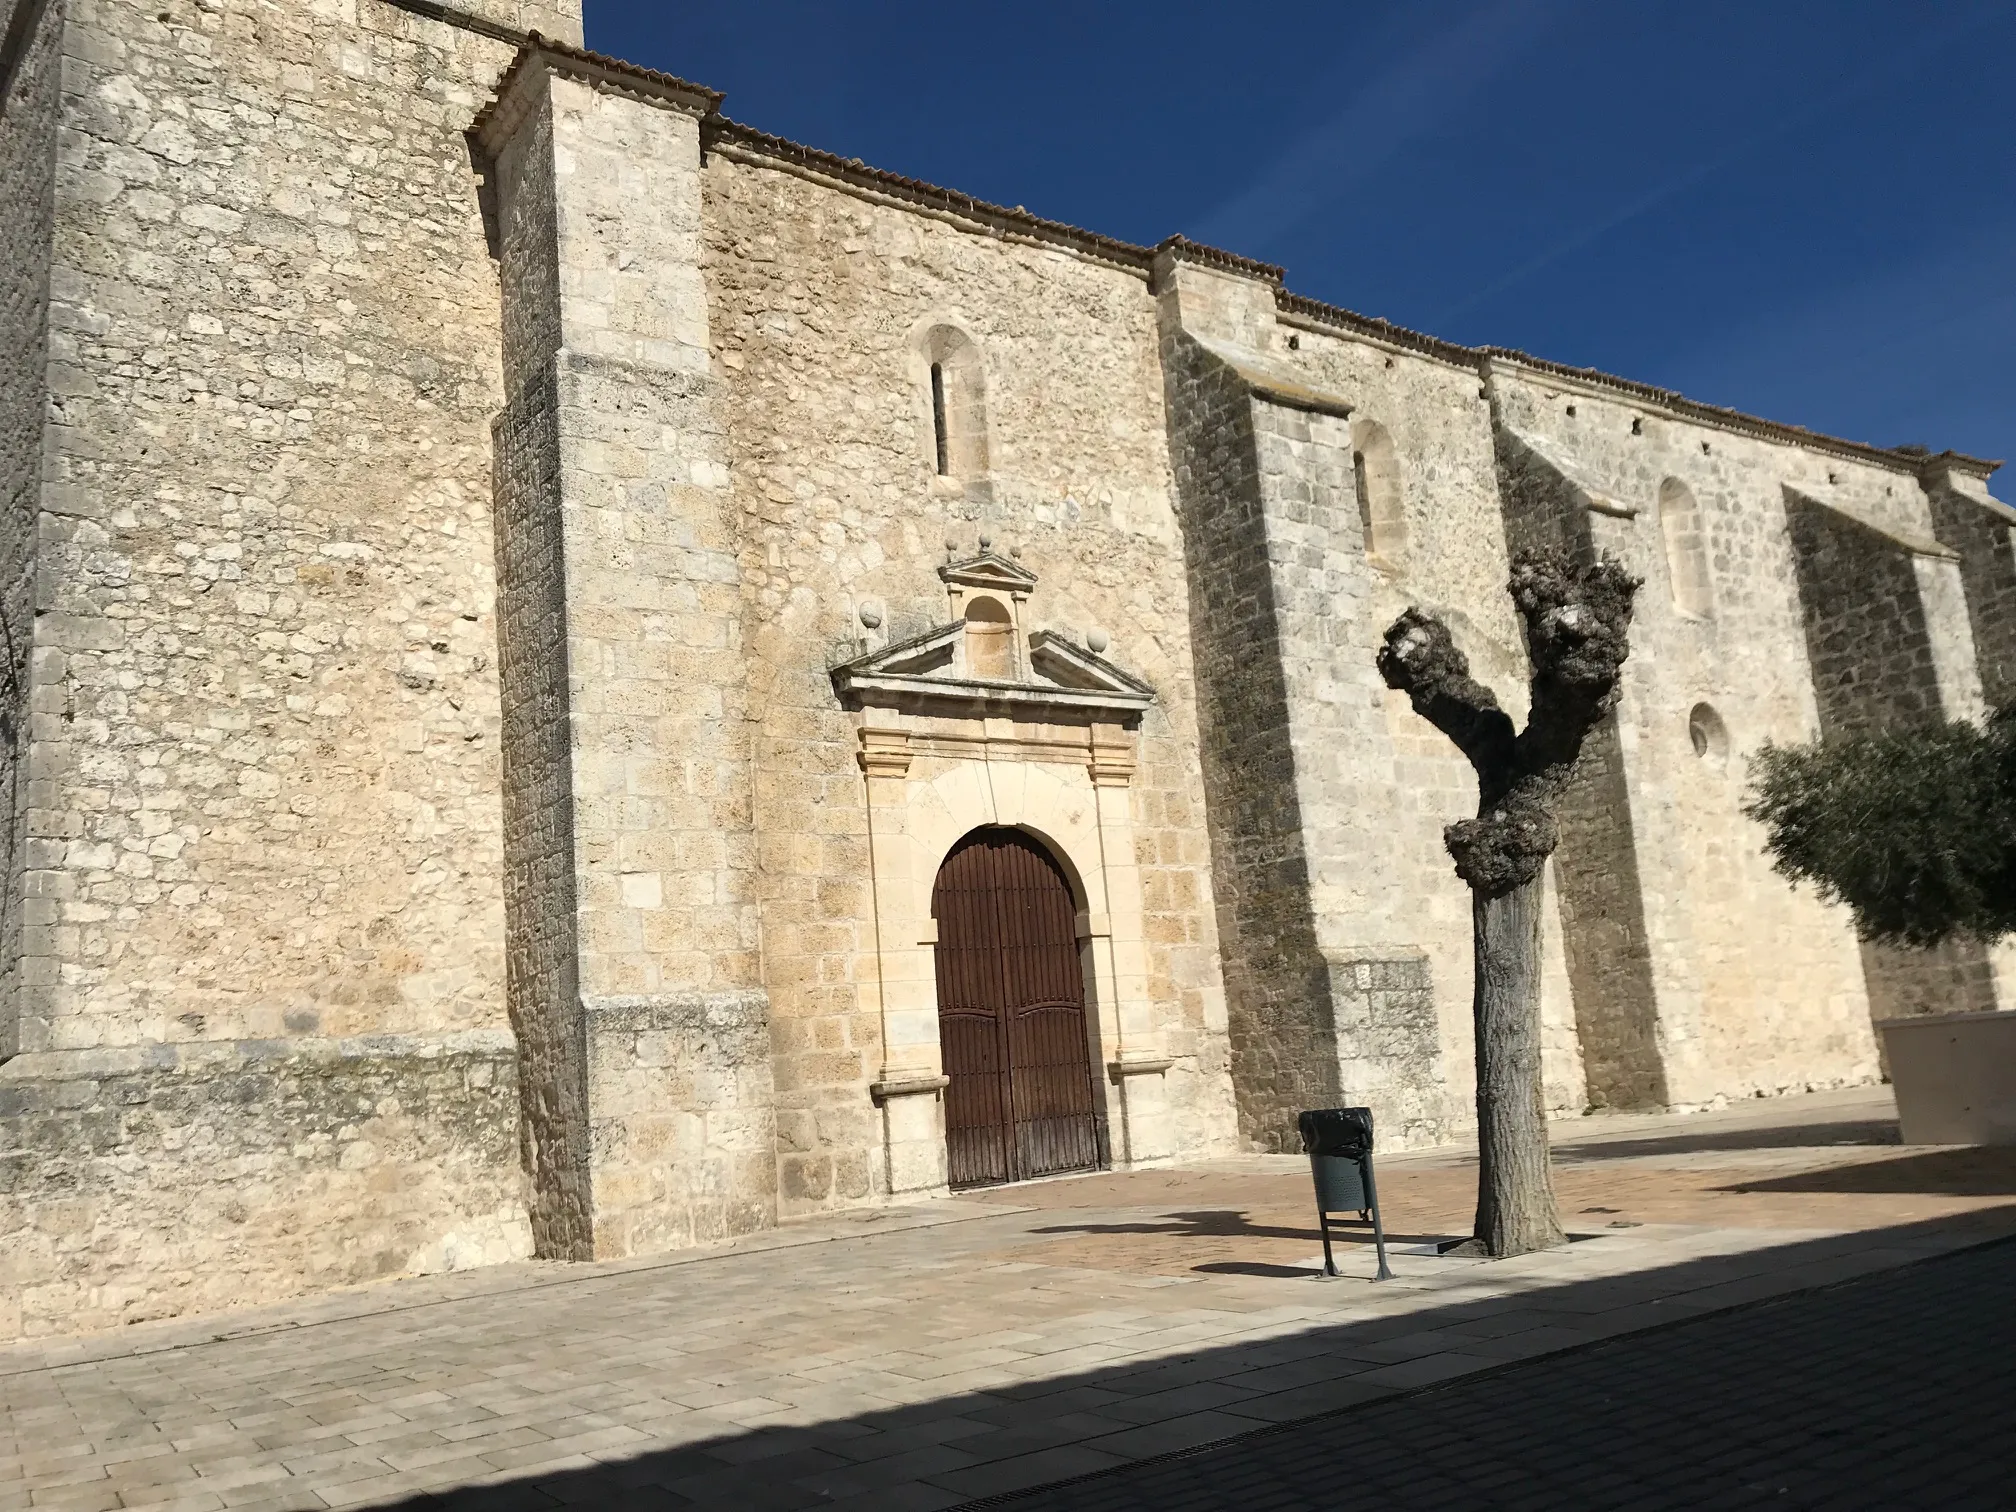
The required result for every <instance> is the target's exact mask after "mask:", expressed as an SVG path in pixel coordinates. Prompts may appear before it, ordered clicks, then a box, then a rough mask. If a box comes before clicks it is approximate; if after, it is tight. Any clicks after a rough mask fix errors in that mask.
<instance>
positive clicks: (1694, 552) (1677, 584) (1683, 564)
mask: <svg viewBox="0 0 2016 1512" xmlns="http://www.w3.org/2000/svg"><path fill="white" fill-rule="evenodd" d="M1659 528H1660V529H1661V530H1662V531H1664V532H1665V535H1666V577H1667V580H1668V581H1669V582H1670V583H1671V584H1672V587H1673V605H1674V607H1675V608H1677V609H1678V610H1679V611H1680V612H1681V613H1682V614H1690V615H1692V616H1694V617H1695V618H1696V619H1707V618H1708V617H1709V616H1710V615H1712V614H1713V613H1714V612H1715V598H1714V595H1713V593H1712V592H1711V591H1710V588H1709V584H1708V535H1707V529H1706V526H1705V525H1704V523H1703V521H1702V519H1701V506H1700V504H1699V503H1698V502H1697V501H1696V500H1695V498H1694V491H1693V490H1692V489H1690V488H1689V487H1688V486H1687V485H1686V484H1685V483H1682V482H1681V481H1680V480H1679V479H1678V478H1668V479H1667V480H1666V481H1665V482H1663V483H1661V484H1660V485H1659Z"/></svg>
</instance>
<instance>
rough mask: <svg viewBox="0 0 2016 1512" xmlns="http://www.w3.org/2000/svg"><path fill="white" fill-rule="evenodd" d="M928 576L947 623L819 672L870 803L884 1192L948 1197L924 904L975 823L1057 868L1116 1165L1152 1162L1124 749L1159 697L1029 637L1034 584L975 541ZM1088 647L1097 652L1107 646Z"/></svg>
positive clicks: (1082, 652)
mask: <svg viewBox="0 0 2016 1512" xmlns="http://www.w3.org/2000/svg"><path fill="white" fill-rule="evenodd" d="M939 576H940V577H941V578H942V579H943V580H944V582H945V586H946V594H947V599H948V608H949V610H950V614H949V617H948V619H947V621H946V623H944V624H942V625H940V626H938V627H937V628H936V629H933V630H928V631H926V632H924V633H923V634H922V635H915V636H911V637H910V638H908V639H907V640H902V641H898V642H896V643H894V644H892V645H885V646H877V647H873V648H871V649H870V650H869V651H867V652H866V653H865V654H863V655H861V656H858V657H856V658H854V659H853V660H851V661H848V662H844V663H842V664H841V665H840V666H837V667H835V668H833V671H832V678H833V689H834V692H835V693H836V694H837V695H838V697H839V698H840V700H841V703H842V704H843V705H844V706H845V707H846V708H847V709H848V710H850V711H851V712H853V714H854V715H855V719H856V729H857V731H858V735H859V739H860V743H861V744H860V750H859V760H860V763H861V771H862V775H863V780H864V783H865V787H866V798H867V804H868V833H869V852H870V863H871V866H872V870H873V884H874V896H875V935H876V952H875V954H876V961H875V966H876V969H875V970H874V971H873V972H870V973H866V974H864V979H863V981H862V985H861V991H862V993H863V995H864V1002H863V1009H864V1011H867V1012H872V1013H874V1014H876V1015H877V1016H878V1017H879V1019H880V1023H881V1026H882V1072H881V1075H880V1076H878V1077H877V1078H876V1080H875V1081H874V1083H873V1084H872V1086H871V1088H870V1092H871V1095H872V1096H873V1097H874V1098H875V1101H876V1102H877V1103H878V1104H879V1105H880V1107H881V1109H882V1114H883V1149H882V1172H881V1176H882V1179H883V1181H884V1183H885V1190H887V1191H889V1192H891V1193H914V1192H929V1191H934V1190H943V1189H944V1188H945V1186H946V1164H945V1134H944V1117H943V1105H942V1099H943V1093H944V1088H945V1072H944V1065H943V1060H942V1057H941V1054H940V1047H939V1039H938V1002H937V978H936V966H935V960H934V954H933V948H934V946H935V944H936V941H937V921H936V920H935V919H934V918H933V917H932V915H931V890H932V883H933V881H934V879H935V878H936V876H937V874H938V868H939V865H940V863H941V862H942V861H943V860H944V858H945V857H946V855H947V854H948V853H950V851H951V850H952V847H953V846H954V845H955V844H957V842H958V841H959V839H960V837H961V836H963V835H966V834H967V833H969V832H970V831H972V830H975V829H979V828H981V827H983V826H988V825H1005V826H1011V827H1013V828H1017V829H1021V830H1025V831H1027V832H1028V833H1030V834H1031V835H1034V836H1036V837H1037V838H1038V839H1040V840H1042V841H1043V842H1044V843H1045V845H1046V846H1048V848H1049V849H1050V850H1051V852H1052V853H1053V854H1054V855H1055V856H1056V857H1057V859H1058V860H1059V861H1060V862H1061V863H1062V864H1063V867H1064V869H1065V871H1066V873H1067V875H1068V877H1069V879H1070V881H1071V884H1072V888H1073V890H1074V892H1075V893H1076V895H1077V903H1078V910H1079V911H1078V920H1077V924H1078V937H1079V946H1080V954H1081V958H1082V960H1083V963H1084V970H1085V989H1086V1000H1087V1004H1088V1007H1089V1009H1090V1012H1089V1013H1088V1015H1087V1017H1088V1021H1089V1023H1090V1025H1091V1027H1092V1032H1093V1034H1094V1035H1095V1037H1096V1043H1095V1044H1094V1045H1093V1046H1092V1047H1091V1050H1092V1054H1093V1057H1094V1060H1093V1063H1094V1064H1095V1065H1098V1064H1102V1063H1103V1064H1104V1065H1105V1067H1106V1072H1107V1074H1106V1076H1105V1077H1104V1078H1102V1080H1101V1083H1100V1097H1101V1098H1102V1100H1103V1104H1104V1105H1103V1107H1102V1108H1101V1110H1100V1112H1101V1116H1102V1118H1104V1120H1105V1121H1106V1125H1107V1129H1108V1135H1109V1142H1110V1147H1111V1149H1112V1152H1113V1159H1114V1161H1115V1162H1116V1163H1117V1164H1122V1165H1141V1164H1144V1163H1148V1162H1152V1161H1155V1160H1158V1159H1162V1158H1165V1157H1166V1156H1167V1155H1168V1153H1169V1150H1170V1144H1171V1142H1170V1137H1169V1131H1168V1127H1167V1117H1166V1112H1165V1106H1166V1103H1165V1098H1164V1095H1163V1079H1164V1076H1165V1074H1166V1073H1167V1072H1168V1071H1169V1069H1170V1068H1171V1065H1172V1061H1171V1060H1170V1059H1169V1057H1167V1056H1166V1055H1165V1054H1164V1053H1163V1049H1162V1044H1161V1039H1160V1035H1159V1031H1158V1029H1157V1027H1156V1024H1155V1020H1154V1014H1153V1012H1152V1011H1151V1005H1150V1003H1149V1000H1148V978H1147V952H1146V948H1145V945H1144V942H1143V938H1142V905H1141V880H1140V872H1139V869H1138V867H1137V866H1136V863H1135V853H1134V829H1133V814H1132V806H1131V784H1132V781H1133V776H1134V766H1135V738H1136V734H1137V731H1138V729H1139V727H1140V722H1141V718H1142V715H1143V714H1144V713H1145V712H1146V711H1147V710H1148V708H1149V707H1150V706H1151V705H1152V704H1153V703H1154V702H1155V690H1154V689H1153V688H1151V687H1150V686H1149V685H1148V684H1147V683H1145V682H1143V681H1141V680H1140V679H1139V678H1137V677H1134V676H1133V675H1132V674H1130V673H1128V672H1125V671H1123V670H1122V669H1121V668H1120V667H1118V666H1116V665H1115V664H1114V663H1113V662H1111V661H1109V660H1107V659H1106V657H1104V656H1102V655H1100V654H1098V653H1096V652H1094V651H1092V650H1090V649H1088V648H1087V647H1086V646H1082V645H1079V644H1078V643H1076V642H1075V641H1073V640H1071V639H1069V638H1067V637H1065V636H1063V635H1061V634H1058V633H1056V632H1054V631H1048V630H1039V631H1035V632H1033V633H1030V632H1027V631H1026V630H1025V628H1024V627H1025V620H1026V614H1025V611H1026V608H1027V604H1028V601H1029V599H1030V597H1031V595H1032V594H1033V593H1034V592H1035V591H1036V586H1037V579H1036V576H1035V574H1034V573H1032V572H1031V571H1029V569H1028V568H1026V567H1024V566H1023V565H1022V564H1021V563H1020V562H1018V561H1015V560H1013V559H1012V558H1010V557H1005V556H1001V555H998V554H996V553H994V552H993V551H991V550H988V549H987V547H986V543H985V542H984V541H983V543H982V549H981V551H980V553H979V554H978V555H977V556H973V557H969V558H966V559H965V560H962V561H956V562H951V563H948V564H947V565H946V566H944V567H942V568H940V569H939ZM877 617H878V618H879V616H877ZM1088 639H1096V640H1097V641H1099V642H1100V643H1101V648H1102V650H1103V649H1104V644H1103V643H1104V640H1105V637H1104V636H1103V635H1095V636H1093V637H1088Z"/></svg>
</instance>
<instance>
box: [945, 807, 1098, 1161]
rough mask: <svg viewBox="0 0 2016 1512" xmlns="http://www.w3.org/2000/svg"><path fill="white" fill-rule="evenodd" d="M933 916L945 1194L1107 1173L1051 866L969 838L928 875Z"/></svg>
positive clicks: (1043, 856)
mask: <svg viewBox="0 0 2016 1512" xmlns="http://www.w3.org/2000/svg"><path fill="white" fill-rule="evenodd" d="M931 912H932V913H933V914H934V915H935V916H936V917H937V920H938V1036H939V1044H940V1047H941V1049H942V1050H943V1053H944V1065H945V1074H946V1076H947V1077H949V1078H950V1084H949V1085H948V1086H947V1087H946V1089H945V1144H946V1153H947V1155H948V1156H949V1158H950V1166H951V1179H952V1185H953V1186H955V1187H970V1186H989V1185H992V1184H994V1183H996V1182H1002V1181H1022V1180H1026V1179H1027V1178H1029V1177H1031V1176H1050V1175H1055V1174H1056V1173H1058V1172H1060V1171H1082V1170H1088V1169H1093V1168H1096V1167H1098V1166H1100V1165H1102V1164H1104V1150H1103V1140H1102V1139H1101V1137H1100V1136H1101V1130H1100V1128H1099V1116H1098V1112H1097V1108H1096V1105H1095V1104H1094V1102H1093V1096H1092V1053H1091V1046H1090V1040H1089V1037H1088V1035H1087V1033H1086V1025H1085V975H1084V972H1083V970H1082V969H1081V968H1080V966H1079V961H1078V932H1077V929H1076V927H1075V925H1076V915H1077V908H1076V905H1075V903H1074V902H1073V900H1072V896H1071V887H1070V884H1069V883H1068V882H1066V881H1065V879H1064V873H1063V871H1062V870H1061V869H1060V868H1059V867H1058V865H1057V862H1056V861H1055V859H1054V858H1052V856H1051V855H1050V853H1049V852H1048V851H1046V850H1045V849H1044V848H1043V847H1042V846H1041V845H1040V844H1038V843H1037V842H1036V841H1035V840H1033V839H1031V838H1030V837H1029V836H1027V835H1025V834H1023V833H1021V832H1020V831H1019V830H1012V829H981V830H975V831H973V833H972V834H970V835H968V836H966V838H965V839H963V840H961V841H960V842H959V843H958V844H957V845H955V846H954V847H953V848H952V853H951V854H950V855H949V856H947V857H946V858H945V864H944V865H943V866H941V867H940V868H939V869H938V883H937V886H936V888H934V889H933V891H932V894H931Z"/></svg>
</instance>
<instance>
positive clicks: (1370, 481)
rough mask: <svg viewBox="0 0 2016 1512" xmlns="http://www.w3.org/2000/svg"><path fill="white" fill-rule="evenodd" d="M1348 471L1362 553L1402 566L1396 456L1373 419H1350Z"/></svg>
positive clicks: (1402, 506)
mask: <svg viewBox="0 0 2016 1512" xmlns="http://www.w3.org/2000/svg"><path fill="white" fill-rule="evenodd" d="M1351 474H1352V478H1353V480H1354V481H1355V482H1356V484H1357V486H1358V514H1359V518H1360V519H1362V520H1363V521H1364V524H1365V550H1366V553H1367V554H1368V555H1369V556H1370V557H1371V558H1372V560H1373V561H1375V562H1376V563H1378V564H1379V565H1381V566H1383V567H1390V568H1392V569H1394V570H1395V571H1398V570H1400V569H1402V568H1404V567H1405V566H1406V565H1407V506H1406V501H1405V499H1404V498H1403V497H1402V494H1401V488H1400V458H1399V456H1398V455H1397V454H1396V453H1395V452H1394V450H1393V436H1392V433H1391V432H1390V431H1388V430H1387V429H1386V427H1385V426H1383V425H1381V424H1380V423H1379V422H1378V421H1377V420H1353V421H1352V422H1351Z"/></svg>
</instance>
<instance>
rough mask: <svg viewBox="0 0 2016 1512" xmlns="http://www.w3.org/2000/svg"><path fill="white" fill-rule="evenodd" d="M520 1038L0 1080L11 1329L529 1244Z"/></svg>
mask: <svg viewBox="0 0 2016 1512" xmlns="http://www.w3.org/2000/svg"><path fill="white" fill-rule="evenodd" d="M515 1061H516V1057H515V1053H514V1050H513V1047H512V1045H511V1042H510V1037H509V1036H508V1035H504V1034H499V1033H497V1032H495V1031H487V1032H486V1031H469V1032H465V1033H462V1034H459V1035H452V1036H447V1037H444V1038H442V1039H439V1040H434V1041H415V1040H413V1039H410V1038H405V1037H401V1036H397V1035H383V1036H370V1037H364V1038H360V1039H351V1040H326V1039H292V1040H266V1041H238V1042H235V1043H234V1042H219V1041H210V1042H198V1043H193V1044H187V1045H161V1044H157V1045H151V1046H136V1047H132V1048H126V1049H101V1050H82V1051H45V1052H41V1053H37V1054H31V1055H23V1056H18V1057H16V1058H15V1059H14V1060H11V1061H9V1062H8V1063H7V1064H6V1065H5V1066H4V1067H0V1127H4V1129H5V1145H4V1148H0V1335H5V1336H9V1337H11V1336H13V1335H15V1334H20V1333H26V1334H49V1333H74V1332H81V1331H85V1330H90V1329H96V1328H108V1327H116V1326H118V1325H120V1324H124V1323H135V1322H140V1321H142V1320H144V1319H148V1318H162V1317H173V1316H175V1315H177V1314H178V1313H183V1312H202V1311H208V1310H213V1309H217V1308H222V1307H237V1306H243V1305H246V1304H249V1303H255V1302H262V1301H272V1300H275V1299H278V1298H281V1297H286V1296H290V1295H293V1294H295V1293H297V1292H300V1291H304V1290H321V1289H326V1288H329V1287H334V1286H348V1285H353V1284H355V1283H357V1282H361V1281H375V1280H378V1279H381V1278H383V1277H386V1276H398V1275H417V1274H423V1273H426V1272H430V1271H441V1270H461V1269H465V1268H467V1267H469V1266H475V1265H494V1264H497V1263H499V1262H501V1261H505V1260H516V1259H522V1258H524V1257H525V1256H526V1255H527V1254H529V1253H530V1251H531V1232H530V1227H529V1225H528V1224H527V1222H526V1217H525V1193H524V1189H523V1182H522V1180H521V1178H520V1176H519V1172H518V1159H517V1126H518V1107H517V1101H518V1099H517V1089H516V1085H515V1083H516V1075H515Z"/></svg>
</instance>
